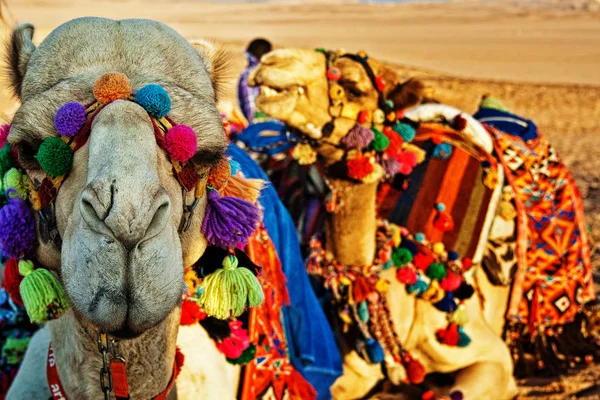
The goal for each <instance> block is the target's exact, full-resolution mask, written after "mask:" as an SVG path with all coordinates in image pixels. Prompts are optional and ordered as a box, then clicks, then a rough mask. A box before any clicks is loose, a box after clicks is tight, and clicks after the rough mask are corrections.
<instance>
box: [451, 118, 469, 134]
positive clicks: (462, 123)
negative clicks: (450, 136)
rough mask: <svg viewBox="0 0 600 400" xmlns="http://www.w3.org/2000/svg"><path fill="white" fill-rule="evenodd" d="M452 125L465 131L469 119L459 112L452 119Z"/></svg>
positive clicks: (458, 129)
mask: <svg viewBox="0 0 600 400" xmlns="http://www.w3.org/2000/svg"><path fill="white" fill-rule="evenodd" d="M452 127H453V128H454V129H456V130H457V131H463V130H464V129H465V128H466V127H467V120H466V119H465V117H463V116H462V115H460V114H458V115H457V116H456V117H454V119H453V120H452Z"/></svg>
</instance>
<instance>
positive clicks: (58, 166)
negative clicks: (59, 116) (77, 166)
mask: <svg viewBox="0 0 600 400" xmlns="http://www.w3.org/2000/svg"><path fill="white" fill-rule="evenodd" d="M35 158H37V160H38V162H39V163H40V166H41V167H42V169H43V170H44V172H45V173H47V174H48V175H50V176H52V177H57V176H63V175H66V174H67V173H68V172H69V171H70V170H71V168H72V167H73V150H71V147H70V146H69V145H68V144H67V143H65V142H64V141H62V139H61V138H57V137H52V138H48V139H46V140H44V141H43V142H42V144H41V145H40V148H39V150H38V152H37V155H36V156H35Z"/></svg>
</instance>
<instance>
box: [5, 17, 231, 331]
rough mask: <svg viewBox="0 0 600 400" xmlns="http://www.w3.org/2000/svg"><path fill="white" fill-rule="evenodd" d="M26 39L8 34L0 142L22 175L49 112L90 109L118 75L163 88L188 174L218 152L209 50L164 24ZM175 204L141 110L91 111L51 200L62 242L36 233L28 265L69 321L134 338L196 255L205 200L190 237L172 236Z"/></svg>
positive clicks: (100, 25)
mask: <svg viewBox="0 0 600 400" xmlns="http://www.w3.org/2000/svg"><path fill="white" fill-rule="evenodd" d="M33 33H34V29H33V26H31V25H29V24H24V25H21V26H19V27H18V28H17V29H16V30H15V31H14V33H13V36H12V41H11V44H10V47H9V50H10V51H9V62H10V74H11V79H12V86H13V89H14V91H15V94H16V95H17V96H18V97H19V98H20V100H21V102H22V106H21V107H20V108H19V110H18V111H17V113H16V115H15V117H14V120H13V125H12V128H11V130H10V135H9V138H8V140H9V142H10V143H11V144H12V145H13V146H15V147H16V148H17V149H18V152H19V160H20V162H21V163H22V165H23V167H24V168H25V169H26V170H27V171H28V175H29V177H30V178H31V179H33V180H38V181H41V180H42V179H43V177H44V176H45V175H44V174H43V171H42V170H41V168H40V165H39V163H38V162H37V160H36V158H35V157H34V155H35V154H36V152H37V149H38V147H39V145H40V143H41V142H42V141H43V139H45V138H48V137H52V136H58V134H57V133H56V131H55V129H54V126H53V116H54V114H55V113H56V110H57V109H58V108H59V107H60V106H62V105H63V104H65V103H68V102H72V101H77V102H80V103H82V104H88V103H90V102H92V101H93V100H94V96H93V93H92V88H93V85H94V82H95V81H96V80H97V79H98V78H99V77H100V76H101V75H103V74H106V73H112V72H120V73H123V74H125V75H126V76H127V77H128V78H129V80H130V82H131V85H132V90H133V91H134V92H135V91H137V90H139V89H140V88H142V87H143V86H145V85H147V84H150V83H156V84H159V85H161V86H162V87H163V88H164V89H166V91H167V92H168V94H169V96H170V98H171V100H172V109H171V111H170V112H169V116H170V117H171V118H172V119H173V121H175V122H176V123H180V124H186V125H188V126H190V127H192V128H193V129H194V131H195V132H196V134H197V139H198V150H197V153H196V154H195V156H194V157H193V161H194V162H195V164H196V165H198V166H199V167H200V170H201V171H200V172H205V171H207V170H208V169H209V168H210V167H211V166H212V165H214V164H215V163H216V162H217V161H218V160H219V159H220V157H221V156H222V154H223V152H224V150H225V148H226V141H225V136H224V132H223V127H222V122H221V118H220V114H219V112H218V111H217V109H216V107H215V102H216V96H215V88H214V86H213V82H214V79H213V76H212V74H213V72H214V71H215V63H213V60H211V55H214V51H212V49H210V48H208V47H206V46H203V45H201V44H200V45H198V48H197V49H195V48H194V47H192V46H190V45H189V44H188V43H187V42H186V41H185V39H184V38H183V37H181V36H180V35H179V34H177V33H176V32H175V31H173V30H172V29H170V28H169V27H167V26H165V25H163V24H160V23H157V22H153V21H144V20H123V21H112V20H108V19H101V18H81V19H77V20H73V21H70V22H68V23H66V24H64V25H62V26H61V27H59V28H57V29H56V30H55V31H54V32H52V33H51V34H50V35H49V36H48V37H47V38H46V39H45V40H44V41H43V42H42V43H41V45H40V46H39V47H37V48H36V47H35V46H34V44H33V42H32V37H33ZM149 43H151V45H149ZM216 63H218V61H217V62H216ZM186 197H187V199H184V196H183V194H182V187H181V186H180V184H179V183H178V181H177V179H176V178H175V176H174V174H173V171H172V166H171V163H170V162H169V160H168V159H167V157H166V155H165V153H164V152H163V151H162V150H161V149H160V148H159V147H158V146H157V143H156V140H155V137H154V130H153V126H152V123H151V119H150V117H149V115H148V114H147V112H146V111H145V110H144V109H143V108H142V107H141V106H139V105H138V104H136V103H134V102H132V101H123V100H119V101H115V102H113V103H111V104H109V105H108V106H106V107H105V108H104V109H102V111H100V113H99V114H98V115H97V116H96V117H95V119H94V121H93V123H92V126H91V135H90V137H89V139H88V141H87V142H86V144H85V146H84V147H82V148H81V149H79V150H77V151H76V152H75V155H74V161H73V168H72V170H71V172H70V173H69V174H68V175H67V177H66V180H65V181H64V182H63V184H62V186H61V188H60V190H59V192H58V197H57V199H56V202H55V213H56V220H57V227H58V232H59V234H60V237H61V238H62V246H61V245H60V242H59V243H56V242H55V241H49V240H48V239H47V238H44V237H42V236H41V235H39V234H38V236H39V240H40V247H39V248H38V251H37V257H38V259H39V261H40V262H41V263H42V264H44V265H45V266H46V267H48V268H51V269H54V270H55V271H57V272H58V273H59V275H60V276H61V278H62V282H63V284H64V286H65V289H66V292H67V295H68V297H69V299H70V301H71V304H72V306H73V308H74V310H75V312H76V315H77V316H78V317H79V319H80V320H81V321H84V322H89V323H91V324H93V325H95V326H96V327H97V328H99V329H101V330H103V331H105V332H108V333H110V334H113V335H115V336H117V337H135V336H137V335H139V334H141V333H143V332H144V331H147V330H148V329H150V328H152V327H154V326H156V325H158V324H159V323H161V321H164V320H165V319H166V318H167V316H169V315H170V313H171V312H172V311H174V310H178V307H177V306H178V304H179V303H180V301H181V294H182V289H183V267H184V266H189V265H191V264H192V263H194V262H195V261H196V260H197V259H198V258H199V256H200V255H201V254H202V252H203V251H204V249H205V247H206V241H205V239H204V238H203V236H202V235H201V233H200V225H201V223H202V219H203V216H204V210H205V199H206V196H203V198H202V201H201V202H200V204H199V205H198V207H197V208H196V210H195V216H194V218H193V220H192V225H191V227H190V229H189V230H188V231H187V232H186V233H183V234H181V235H180V234H179V233H178V226H179V224H180V221H181V217H182V213H183V201H184V200H185V201H186V203H187V204H190V203H191V201H192V200H193V193H192V194H189V193H188V194H187V196H186ZM38 227H39V221H38Z"/></svg>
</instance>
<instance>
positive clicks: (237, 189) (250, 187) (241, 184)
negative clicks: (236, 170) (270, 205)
mask: <svg viewBox="0 0 600 400" xmlns="http://www.w3.org/2000/svg"><path fill="white" fill-rule="evenodd" d="M264 184H265V182H264V181H263V180H262V179H247V178H242V177H239V176H235V175H232V176H231V177H230V178H229V180H228V181H227V185H225V187H224V188H223V190H221V195H222V196H232V197H237V198H238V199H242V200H246V201H248V202H250V203H256V202H257V201H258V198H259V197H260V191H261V190H262V188H263V186H264Z"/></svg>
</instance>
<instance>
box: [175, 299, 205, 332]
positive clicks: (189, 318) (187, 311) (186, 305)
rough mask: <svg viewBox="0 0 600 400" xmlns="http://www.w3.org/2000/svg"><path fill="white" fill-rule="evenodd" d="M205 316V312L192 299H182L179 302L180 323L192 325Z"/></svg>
mask: <svg viewBox="0 0 600 400" xmlns="http://www.w3.org/2000/svg"><path fill="white" fill-rule="evenodd" d="M204 318H206V313H205V312H204V311H202V310H201V309H200V306H198V304H196V303H195V302H193V301H190V300H183V302H182V303H181V321H180V324H181V325H184V326H186V325H193V324H196V323H198V322H199V321H202V320H203V319H204Z"/></svg>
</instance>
